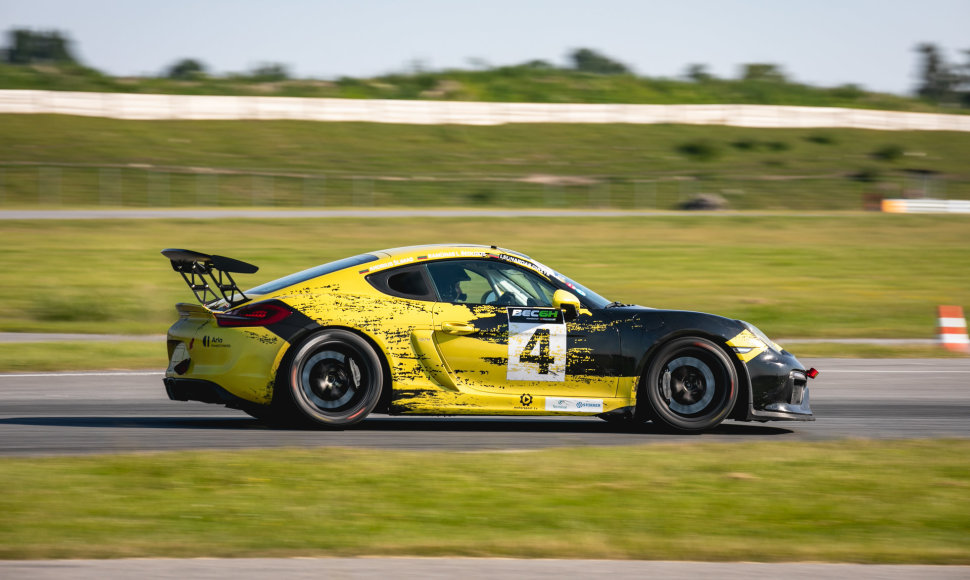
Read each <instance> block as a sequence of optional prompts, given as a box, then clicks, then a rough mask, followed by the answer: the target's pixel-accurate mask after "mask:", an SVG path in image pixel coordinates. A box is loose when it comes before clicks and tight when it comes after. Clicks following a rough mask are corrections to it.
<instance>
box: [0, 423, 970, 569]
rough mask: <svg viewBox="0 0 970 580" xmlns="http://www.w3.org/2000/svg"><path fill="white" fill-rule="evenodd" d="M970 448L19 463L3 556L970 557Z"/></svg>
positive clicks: (220, 456)
mask: <svg viewBox="0 0 970 580" xmlns="http://www.w3.org/2000/svg"><path fill="white" fill-rule="evenodd" d="M320 437H321V440H323V439H325V438H326V433H321V434H320ZM968 454H970V441H967V440H941V441H905V442H872V441H840V442H833V443H812V444H801V445H797V446H792V445H790V444H786V443H753V444H741V445H724V444H697V445H694V444H690V445H684V444H674V445H651V446H641V447H625V448H578V449H555V450H543V451H525V452H522V453H513V454H510V453H491V452H488V453H457V454H456V453H439V452H429V453H408V452H391V451H368V450H360V449H355V450H345V449H313V450H261V451H231V452H227V451H220V452H189V453H159V454H148V455H112V456H94V457H71V458H36V459H12V458H4V459H0V480H2V481H3V482H4V487H5V490H4V493H3V494H0V511H2V513H3V514H4V517H3V518H0V558H6V559H23V558H30V559H33V558H115V557H158V556H162V557H202V556H206V557H208V556H217V557H219V556H223V557H258V556H354V555H416V556H445V555H458V556H504V557H524V558H541V557H549V558H636V559H656V560H667V559H669V560H744V561H838V562H862V563H913V564H915V563H922V564H968V563H970V550H968V547H967V542H966V539H967V533H968V530H970V509H968V503H967V501H966V497H967V494H968V489H970V466H968V463H967V461H966V458H967V456H968Z"/></svg>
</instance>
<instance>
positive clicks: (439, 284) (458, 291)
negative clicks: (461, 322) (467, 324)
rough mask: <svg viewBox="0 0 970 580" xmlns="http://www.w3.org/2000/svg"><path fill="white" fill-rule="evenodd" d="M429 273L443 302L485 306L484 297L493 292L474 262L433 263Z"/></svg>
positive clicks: (430, 265) (429, 266)
mask: <svg viewBox="0 0 970 580" xmlns="http://www.w3.org/2000/svg"><path fill="white" fill-rule="evenodd" d="M428 271H429V272H430V273H431V279H432V280H433V281H434V285H435V288H437V290H438V296H439V297H440V298H441V301H442V302H451V303H452V304H484V302H482V297H483V296H485V295H486V294H488V293H489V292H490V291H491V290H492V285H491V284H490V283H489V281H488V278H486V277H485V276H484V275H482V273H481V271H480V268H479V267H478V264H477V263H476V262H475V261H473V260H457V261H455V260H452V261H446V262H433V263H431V264H428Z"/></svg>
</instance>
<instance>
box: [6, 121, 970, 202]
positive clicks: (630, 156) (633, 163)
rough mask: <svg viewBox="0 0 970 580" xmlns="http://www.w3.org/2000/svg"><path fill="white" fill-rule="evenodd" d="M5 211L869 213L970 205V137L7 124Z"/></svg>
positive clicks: (602, 128)
mask: <svg viewBox="0 0 970 580" xmlns="http://www.w3.org/2000/svg"><path fill="white" fill-rule="evenodd" d="M0 140H2V142H3V143H4V147H3V148H2V150H0V207H10V208H13V207H50V206H70V207H92V206H94V207H102V206H114V205H123V206H137V207H157V206H164V207H168V206H175V207H181V206H196V205H199V206H239V205H242V206H250V205H256V206H283V207H300V206H305V205H306V206H326V207H337V206H351V205H357V206H366V207H371V206H394V205H398V206H408V207H412V206H443V207H453V206H477V207H489V208H490V207H575V208H584V207H617V208H660V209H673V208H675V207H678V205H679V204H681V203H683V202H684V201H686V200H688V199H690V198H691V197H693V196H695V195H698V194H702V193H708V194H718V195H720V196H721V197H723V198H724V199H725V200H726V201H727V202H728V204H729V205H730V207H731V208H732V209H739V210H746V209H758V210H859V209H862V207H863V205H864V203H865V202H866V200H867V199H869V198H870V197H873V196H875V197H878V196H890V197H893V196H903V195H929V196H934V197H948V198H954V199H960V198H963V199H970V170H968V167H967V164H966V163H965V160H966V159H967V157H968V156H970V134H967V133H954V132H927V131H923V132H919V131H899V132H886V131H863V130H848V129H812V130H792V129H746V128H736V127H699V126H682V125H680V126H674V125H649V126H647V125H506V126H496V127H465V126H413V125H410V126H404V125H382V124H376V123H313V122H293V121H260V122H252V121H119V120H111V119H94V118H82V117H69V116H57V115H4V116H0Z"/></svg>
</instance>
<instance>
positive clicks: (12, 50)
mask: <svg viewBox="0 0 970 580" xmlns="http://www.w3.org/2000/svg"><path fill="white" fill-rule="evenodd" d="M8 37H9V39H10V46H8V47H7V49H6V50H5V51H4V52H5V58H4V60H5V61H6V62H8V63H11V64H30V63H37V62H41V63H59V64H77V59H75V58H74V55H73V54H71V50H70V44H71V42H70V41H69V40H68V39H67V38H65V37H64V35H63V34H61V33H60V32H59V31H57V30H51V31H46V32H44V31H36V32H35V31H33V30H28V29H26V28H16V29H13V30H11V31H10V32H9V33H8Z"/></svg>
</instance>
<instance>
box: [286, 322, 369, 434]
mask: <svg viewBox="0 0 970 580" xmlns="http://www.w3.org/2000/svg"><path fill="white" fill-rule="evenodd" d="M287 371H288V372H287V379H288V380H287V382H288V385H287V387H288V391H289V395H290V400H291V401H292V403H293V406H295V407H296V410H297V411H298V413H299V415H301V416H302V417H304V418H305V419H308V420H309V421H310V422H311V423H313V424H316V425H318V426H323V427H330V428H338V429H339V428H342V427H348V426H350V425H354V424H356V423H359V422H360V421H363V420H364V418H365V417H367V415H368V414H369V413H370V412H371V411H373V410H374V407H376V406H377V403H378V401H380V398H381V391H382V389H383V386H384V373H383V372H382V367H381V361H380V358H379V357H378V355H377V352H375V351H374V348H373V347H372V346H371V345H370V343H368V342H367V341H366V340H364V339H363V338H362V337H360V336H359V335H357V334H354V333H352V332H348V331H346V330H339V329H333V330H325V331H322V332H319V333H317V334H314V335H313V336H311V337H310V338H308V339H307V340H306V341H304V342H303V343H302V344H300V346H299V347H298V349H297V351H296V354H295V355H294V356H293V358H292V359H291V360H290V363H289V368H288V369H287Z"/></svg>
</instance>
